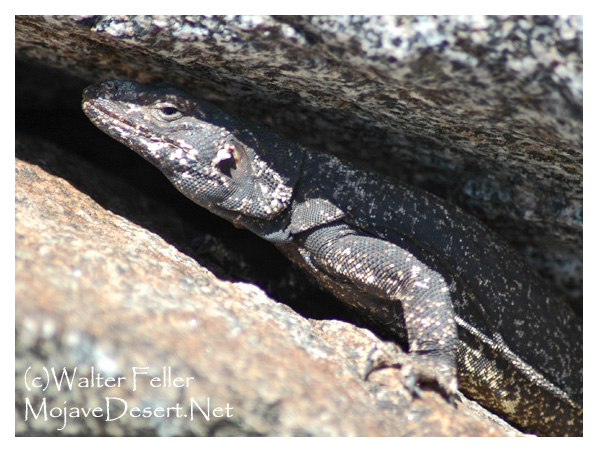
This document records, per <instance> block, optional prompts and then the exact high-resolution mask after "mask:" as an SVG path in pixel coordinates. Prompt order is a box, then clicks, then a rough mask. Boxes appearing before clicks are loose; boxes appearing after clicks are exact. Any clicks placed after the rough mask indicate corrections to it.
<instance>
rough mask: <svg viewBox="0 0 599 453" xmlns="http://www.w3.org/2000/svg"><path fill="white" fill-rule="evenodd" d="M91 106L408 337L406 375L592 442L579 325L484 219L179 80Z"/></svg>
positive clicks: (88, 104)
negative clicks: (241, 114)
mask: <svg viewBox="0 0 599 453" xmlns="http://www.w3.org/2000/svg"><path fill="white" fill-rule="evenodd" d="M83 109H84V111H85V113H86V114H87V116H88V117H89V118H90V119H91V120H92V121H93V123H94V124H95V125H96V126H98V127H99V128H100V129H101V130H103V131H104V132H106V133H107V134H109V135H110V136H112V137H113V138H115V139H116V140H119V141H120V142H122V143H124V144H125V145H127V146H128V147H130V148H131V149H133V150H134V151H135V152H137V153H138V154H139V155H141V156H142V157H144V158H145V159H147V160H149V161H150V162H151V163H153V164H154V165H155V166H157V167H158V168H159V169H160V170H161V171H162V172H163V173H164V174H165V175H166V176H167V178H169V179H170V181H171V182H172V183H173V184H174V185H175V186H176V187H177V188H178V189H179V190H180V191H181V192H182V193H183V194H184V195H185V196H187V197H189V198H190V199H192V200H193V201H194V202H196V203H197V204H199V205H201V206H203V207H205V208H207V209H209V210H210V211H212V212H213V213H215V214H217V215H219V216H221V217H224V218H226V219H228V220H230V221H231V222H233V223H235V224H236V225H238V226H242V227H245V228H247V229H249V230H251V231H253V232H254V233H256V234H257V235H259V236H261V237H262V238H264V239H266V240H269V241H271V242H273V243H275V244H276V245H277V246H278V247H279V248H280V249H281V250H282V251H283V252H284V253H285V254H286V255H287V256H289V257H290V258H291V259H292V260H294V261H295V262H297V263H299V264H300V265H301V266H302V267H303V268H304V269H305V270H306V271H307V272H309V273H310V274H312V275H313V276H314V277H315V278H316V279H317V281H318V282H319V283H320V284H321V285H322V286H323V287H325V288H326V289H328V290H329V291H331V292H333V293H334V294H335V295H336V296H337V297H338V298H339V299H340V300H342V301H344V302H345V303H347V304H349V305H351V306H352V307H354V308H355V309H356V310H358V311H359V312H360V313H361V314H362V315H363V316H366V317H368V318H369V319H370V320H371V321H374V322H375V323H378V324H379V325H381V326H382V327H384V328H385V329H387V330H388V331H390V332H392V333H393V334H394V335H395V336H396V337H397V339H398V340H399V341H400V342H402V341H403V342H407V344H408V346H409V355H408V356H405V355H404V356H403V357H399V356H400V355H401V354H398V358H397V361H398V362H399V363H401V364H402V367H404V368H405V370H407V371H406V372H407V373H408V375H409V376H408V377H409V379H408V381H410V380H411V381H433V382H434V383H436V384H437V386H438V387H439V388H440V389H441V391H442V392H443V393H445V394H446V395H447V396H449V397H450V398H452V397H453V396H454V395H455V394H456V392H457V389H458V378H459V388H460V389H461V390H462V391H463V392H464V393H465V394H466V395H468V396H470V397H472V398H474V399H476V400H477V401H478V402H479V403H480V404H482V405H483V406H485V407H487V408H488V409H490V410H492V411H494V412H496V413H498V414H500V415H502V416H503V417H504V418H505V419H507V420H508V421H510V422H512V423H513V424H515V425H517V426H519V427H521V428H522V429H524V430H526V431H530V432H534V433H538V434H543V435H581V434H582V322H581V320H580V319H579V318H578V317H577V316H576V315H575V314H574V313H573V312H572V311H571V310H570V309H569V307H566V306H563V305H561V304H559V303H557V302H555V301H554V300H553V299H552V298H551V295H550V294H549V292H548V290H547V289H545V287H544V286H543V285H542V283H541V282H540V281H539V279H538V278H537V277H536V275H534V274H533V272H532V271H530V270H529V269H528V267H527V266H526V265H525V264H524V263H523V261H522V260H521V259H520V258H519V257H518V256H517V255H516V254H515V252H513V251H512V249H510V248H509V247H508V246H507V245H506V244H505V243H503V242H502V241H501V240H500V239H499V238H497V237H496V236H495V235H494V234H493V233H492V232H491V231H489V230H488V229H487V228H486V227H484V226H483V225H482V224H481V223H480V222H478V221H477V220H476V219H474V218H473V217H471V216H469V215H467V214H465V213H464V212H462V211H461V210H460V209H458V208H456V207H454V206H452V205H450V204H448V203H446V202H444V201H442V200H440V199H438V198H437V197H435V196H433V195H431V194H428V193H425V192H422V191H420V190H417V189H414V188H411V187H409V186H406V185H404V184H402V183H400V182H398V181H394V180H392V179H390V178H386V177H383V176H380V175H376V174H374V173H370V172H364V171H361V170H358V169H356V168H354V167H352V166H350V165H348V164H346V163H343V162H342V161H340V160H339V159H337V158H335V157H332V156H328V155H325V154H320V153H314V152H311V151H309V150H307V149H305V148H303V147H302V146H300V145H297V144H295V143H293V142H291V141H289V140H287V139H285V138H283V137H280V136H278V135H276V134H274V133H273V132H270V131H268V130H267V129H265V128H263V127H260V126H257V125H254V124H252V123H249V122H246V121H244V120H241V119H239V118H236V117H234V116H229V115H226V114H225V113H223V112H221V111H220V110H219V109H217V108H216V107H214V106H212V105H210V104H208V103H205V102H202V101H199V100H197V99H194V98H193V97H192V96H190V95H189V94H187V93H185V92H183V91H181V90H178V89H176V88H173V87H170V86H168V85H144V84H140V83H136V82H126V81H107V82H103V83H102V84H99V85H94V86H91V87H88V88H87V89H86V90H85V92H84V101H83ZM387 361H388V360H387Z"/></svg>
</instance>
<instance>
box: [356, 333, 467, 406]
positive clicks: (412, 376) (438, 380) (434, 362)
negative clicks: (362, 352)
mask: <svg viewBox="0 0 599 453" xmlns="http://www.w3.org/2000/svg"><path fill="white" fill-rule="evenodd" d="M390 367H391V368H399V369H401V373H402V376H403V382H404V386H405V387H406V389H407V390H408V392H409V393H410V395H412V397H417V398H419V397H421V391H420V387H419V385H418V384H419V383H421V382H432V383H434V384H436V385H437V387H438V388H439V390H440V391H441V393H442V394H443V395H444V396H445V397H446V398H447V400H448V401H449V402H450V403H451V404H454V403H455V398H456V393H457V390H458V378H457V369H456V367H455V365H454V364H453V363H452V361H451V359H448V358H447V357H446V356H445V355H443V354H442V352H437V351H436V353H427V354H422V353H409V354H408V353H405V352H404V351H403V350H402V349H401V348H400V347H399V346H397V345H396V344H394V343H391V342H388V343H384V345H383V347H375V348H374V349H372V350H371V351H370V353H369V354H368V358H367V362H366V370H365V373H364V379H368V377H369V376H370V374H371V373H372V372H374V371H376V370H379V369H382V368H390Z"/></svg>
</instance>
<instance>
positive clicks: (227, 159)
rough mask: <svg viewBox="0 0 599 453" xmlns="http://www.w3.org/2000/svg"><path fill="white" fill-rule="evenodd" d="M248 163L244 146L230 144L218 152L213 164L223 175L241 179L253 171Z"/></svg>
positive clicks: (226, 144)
mask: <svg viewBox="0 0 599 453" xmlns="http://www.w3.org/2000/svg"><path fill="white" fill-rule="evenodd" d="M248 161H249V159H248V155H247V152H246V150H245V148H244V147H243V145H240V144H238V143H234V142H228V143H225V145H224V146H223V147H222V148H221V149H219V150H218V152H217V153H216V157H215V158H214V159H213V160H212V163H213V164H214V166H215V167H216V168H217V169H218V171H219V172H220V173H222V174H223V175H225V176H227V177H229V178H231V179H239V178H242V177H244V176H246V175H247V174H248V171H251V166H250V165H249V164H248Z"/></svg>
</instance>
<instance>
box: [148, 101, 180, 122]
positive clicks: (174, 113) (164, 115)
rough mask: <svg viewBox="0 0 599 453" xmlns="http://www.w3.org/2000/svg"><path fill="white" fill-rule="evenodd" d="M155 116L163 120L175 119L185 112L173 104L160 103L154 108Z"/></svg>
mask: <svg viewBox="0 0 599 453" xmlns="http://www.w3.org/2000/svg"><path fill="white" fill-rule="evenodd" d="M154 116H155V117H156V118H157V119H159V120H162V121H174V120H177V119H179V118H181V117H182V116H183V113H181V111H180V110H179V108H177V107H176V106H175V105H173V104H159V105H157V106H156V107H155V109H154Z"/></svg>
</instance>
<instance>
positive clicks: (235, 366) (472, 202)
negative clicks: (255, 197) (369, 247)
mask: <svg viewBox="0 0 599 453" xmlns="http://www.w3.org/2000/svg"><path fill="white" fill-rule="evenodd" d="M15 43H16V57H17V86H16V93H17V96H16V99H17V103H16V104H17V111H16V126H17V131H25V132H27V133H28V134H30V136H21V135H19V136H18V137H19V139H18V143H17V157H18V158H19V159H18V160H17V176H16V195H17V199H16V321H17V325H16V331H17V351H16V364H17V370H16V373H17V374H16V376H17V385H18V387H17V391H16V399H17V401H16V402H17V404H16V407H17V424H16V428H17V433H18V434H19V435H56V434H59V435H60V434H63V435H64V434H68V435H104V434H109V435H121V434H127V435H175V434H178V435H185V434H191V435H196V434H197V435H363V436H367V435H368V436H370V435H514V434H517V431H515V430H513V429H512V428H510V427H508V426H505V424H502V423H501V422H500V421H498V420H496V418H493V417H491V418H489V414H487V413H486V412H485V411H484V410H483V409H480V408H478V407H477V405H475V404H474V403H472V402H470V401H468V400H466V399H464V400H463V401H461V402H459V404H458V406H457V407H456V408H454V407H452V406H450V405H449V404H448V403H447V402H446V401H444V400H443V399H442V398H441V397H440V396H439V395H438V394H437V393H436V392H434V391H432V390H425V391H424V392H423V398H422V399H416V400H414V401H412V400H410V399H409V398H408V397H407V395H406V394H405V392H404V391H403V387H402V383H401V376H400V375H399V374H398V373H397V371H396V370H382V371H380V372H377V373H375V374H373V375H372V376H371V377H370V379H369V380H368V381H364V380H363V379H362V378H361V372H362V370H363V363H364V360H365V358H366V357H367V356H368V353H369V351H370V350H372V348H374V347H375V346H376V345H377V344H379V343H380V341H381V339H379V338H377V337H376V336H374V335H373V334H372V333H370V332H369V331H367V330H364V329H362V328H361V327H364V326H363V325H362V324H361V323H360V320H359V319H356V318H355V317H354V316H353V314H352V313H351V312H347V311H346V310H345V308H344V307H343V306H342V305H341V304H339V303H338V302H336V301H335V300H334V299H333V298H331V297H329V296H327V295H323V294H322V293H321V292H319V291H318V290H315V289H314V288H313V287H312V286H311V285H310V284H309V282H308V281H307V280H306V279H305V277H304V276H303V275H302V274H300V273H297V272H296V270H295V269H294V268H292V267H290V266H289V265H288V264H287V262H286V261H285V259H284V258H283V257H281V256H280V255H279V254H278V253H277V252H276V251H275V250H274V248H273V247H272V246H270V245H269V244H266V243H264V241H260V240H258V239H257V238H254V237H253V236H252V235H251V234H249V233H248V232H244V231H237V230H234V229H233V228H232V227H231V226H230V225H228V224H227V223H226V222H221V221H220V220H219V219H216V218H215V217H214V216H211V215H209V214H205V213H204V212H202V210H201V209H200V208H198V207H196V206H195V205H193V204H192V203H191V202H189V201H188V200H185V199H184V198H183V197H181V196H180V194H178V193H177V192H176V191H175V190H174V189H173V188H172V187H171V186H170V184H169V183H168V182H166V181H165V180H164V178H163V177H162V176H161V175H160V174H159V173H158V172H157V171H156V170H155V169H153V168H150V166H149V165H148V164H147V163H146V162H144V161H143V160H142V159H139V158H138V157H137V156H136V155H134V153H133V152H131V151H129V150H127V149H125V148H123V147H122V146H121V145H119V144H118V143H116V142H115V141H113V140H111V139H109V138H108V137H106V136H104V135H102V133H101V132H100V131H98V130H97V129H95V128H94V126H92V125H91V124H90V123H89V121H88V120H87V119H86V118H85V117H84V115H83V113H82V112H81V111H80V107H79V104H80V101H81V91H82V89H83V88H84V87H85V86H86V85H88V84H89V83H91V82H96V81H100V80H103V79H107V78H127V79H136V80H140V81H167V82H170V83H174V84H178V85H180V86H182V87H184V88H185V89H187V90H188V91H191V92H193V93H194V94H196V95H197V96H199V97H202V98H205V99H207V100H210V101H212V102H214V103H216V104H217V105H218V106H219V107H221V108H223V109H225V110H228V111H230V112H235V113H238V114H241V115H242V116H245V117H247V118H249V119H253V120H254V121H257V122H261V123H263V124H266V125H267V126H269V127H271V128H272V129H275V130H277V131H279V132H281V133H283V134H285V135H287V136H288V137H290V138H292V139H295V140H296V141H299V142H301V143H303V144H305V145H308V146H312V147H314V148H316V149H318V150H321V151H325V152H330V153H333V154H336V155H339V156H341V157H344V158H346V159H349V160H352V161H353V162H355V163H357V164H359V165H362V166H363V167H367V168H370V169H374V170H378V171H380V172H383V173H386V174H388V175H391V176H395V177H398V178H401V179H404V180H407V181H408V182H411V183H412V184H415V185H417V186H420V187H422V188H424V189H425V190H429V191H432V192H434V193H436V194H437V195H439V196H442V197H443V198H446V199H448V200H450V201H452V202H454V203H456V204H459V205H461V206H462V207H463V208H464V209H466V210H468V211H469V212H471V213H473V214H475V215H477V216H478V217H479V218H481V219H482V220H483V221H485V222H486V223H487V224H488V225H489V226H490V227H492V228H494V229H495V230H496V231H498V232H499V234H501V235H503V236H504V237H505V238H506V239H507V240H508V241H510V242H511V243H512V244H513V245H514V246H515V247H516V248H518V249H519V250H520V251H521V252H522V253H524V255H525V257H526V258H527V259H528V261H529V262H530V263H531V265H532V266H534V267H535V268H536V269H537V270H539V271H540V272H541V273H542V274H543V276H544V277H545V279H546V281H547V282H548V284H549V285H550V286H552V288H553V289H554V290H555V291H556V293H557V295H558V296H559V297H560V298H561V299H562V300H564V301H567V302H568V303H570V304H571V305H573V306H574V307H575V308H576V309H577V310H579V312H582V19H581V18H580V17H545V16H535V17H482V18H477V17H442V16H439V17H417V16H409V17H361V16H351V17H327V16H319V17H307V16H293V17H280V16H272V17H271V16H234V17H216V16H210V17H191V16H134V17H133V16H16V35H15ZM32 136H34V137H38V138H40V137H41V138H45V139H47V140H50V141H51V142H53V143H56V144H59V145H60V146H58V147H57V146H52V145H50V144H48V143H46V142H45V141H43V140H39V139H38V138H34V137H32ZM214 272H215V273H216V274H217V276H215V275H214ZM239 281H244V282H252V283H253V284H243V283H239ZM254 284H255V285H254ZM256 285H257V286H256ZM260 288H262V289H264V290H266V292H267V293H268V294H265V293H264V292H263V291H262V289H260ZM269 295H270V296H272V298H271V297H269ZM273 298H274V300H273ZM275 300H277V301H279V302H281V301H282V302H285V304H284V305H283V304H281V303H279V302H276V301H275ZM289 307H291V308H292V309H290V308H289ZM332 319H336V320H332ZM43 366H45V367H46V368H47V369H48V368H49V367H52V366H54V367H56V369H57V370H62V368H63V367H66V369H67V370H69V371H70V372H71V373H72V372H73V369H74V367H77V370H78V373H79V375H80V376H89V375H90V373H92V366H93V367H94V372H95V373H100V374H101V375H102V376H104V377H109V376H112V377H115V378H117V377H126V378H127V379H126V380H125V381H124V383H125V384H124V385H123V386H121V387H120V388H108V387H103V388H97V387H94V388H77V389H74V390H72V391H71V390H69V391H66V390H64V389H63V390H61V391H56V390H55V389H54V390H53V391H50V392H46V393H44V395H45V396H46V401H47V402H46V404H47V408H48V410H49V409H50V408H52V407H55V406H58V407H61V408H63V407H64V406H65V405H67V406H68V407H82V408H89V407H95V406H97V405H102V404H104V401H105V398H106V397H115V398H122V399H124V400H126V401H127V403H128V404H129V406H130V407H135V406H139V407H149V408H159V407H171V406H173V405H175V404H176V403H177V402H179V403H180V404H181V406H182V407H185V410H183V409H182V411H186V410H187V408H188V407H189V405H190V404H191V403H190V401H191V400H190V398H192V397H193V398H195V399H196V400H197V401H200V402H201V403H200V404H202V408H203V409H205V407H206V405H207V404H206V403H207V401H206V398H208V397H210V398H211V400H210V401H211V406H212V409H214V408H215V407H221V408H223V411H222V412H220V413H219V415H221V414H223V413H225V412H226V407H227V404H229V405H230V407H233V409H232V410H233V414H234V416H233V417H230V418H229V417H225V416H222V417H212V418H211V420H205V419H204V418H203V417H202V418H200V417H198V418H196V419H195V420H194V422H191V421H190V420H189V419H188V418H177V417H168V418H166V417H162V418H158V417H157V416H152V417H149V418H134V417H131V416H130V415H128V416H124V417H122V418H121V419H119V420H118V421H114V422H103V421H101V420H100V419H97V418H95V417H92V416H86V417H83V416H81V417H75V416H73V417H72V418H69V419H68V420H67V424H66V428H65V429H64V430H62V431H60V432H59V431H58V428H60V427H61V426H62V424H63V420H61V419H60V417H56V419H52V420H50V421H40V420H36V421H33V420H32V419H29V420H30V421H28V422H25V421H24V414H25V413H26V411H27V404H26V398H27V397H29V399H30V400H31V401H32V404H34V406H32V409H31V410H33V409H35V410H36V411H37V410H39V408H40V405H41V404H42V402H41V401H42V400H41V398H43V395H42V394H41V393H40V392H39V391H32V392H29V391H28V390H27V389H26V388H25V387H24V380H23V379H21V378H22V377H23V376H24V373H25V371H26V370H27V368H28V367H33V368H32V370H33V371H32V373H39V372H40V369H41V368H40V367H43ZM135 366H139V367H145V366H147V367H150V371H149V372H150V375H151V376H153V377H154V376H155V377H158V378H160V377H162V376H163V374H164V370H165V369H166V370H168V369H169V367H170V372H171V376H179V377H193V378H194V379H192V380H191V382H190V385H189V387H182V388H174V387H170V388H151V387H147V385H146V387H144V388H143V389H140V390H138V391H137V392H134V391H133V390H132V387H131V385H130V384H131V381H132V367H135ZM167 375H168V372H167ZM146 384H147V381H146ZM65 401H66V402H65ZM113 401H117V402H118V400H113ZM196 415H197V414H196Z"/></svg>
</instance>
